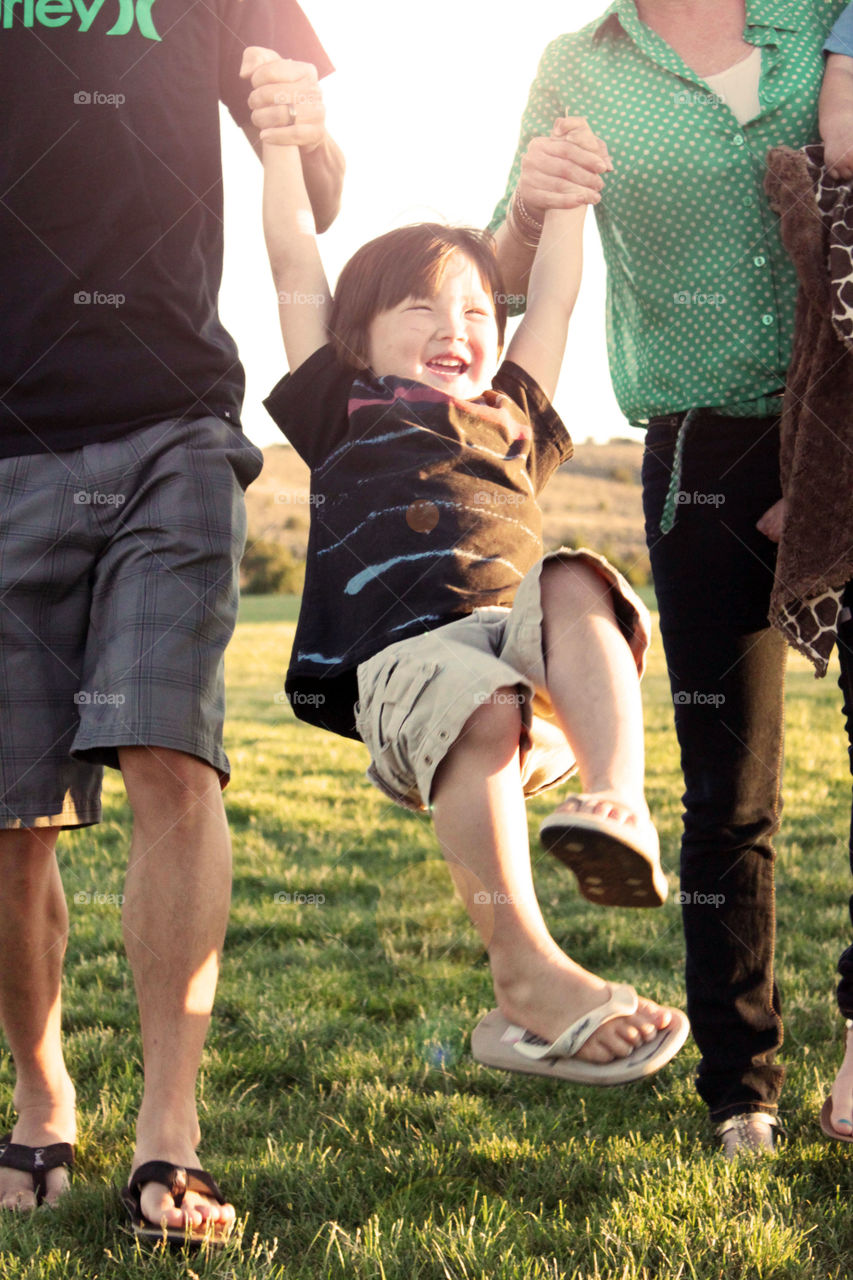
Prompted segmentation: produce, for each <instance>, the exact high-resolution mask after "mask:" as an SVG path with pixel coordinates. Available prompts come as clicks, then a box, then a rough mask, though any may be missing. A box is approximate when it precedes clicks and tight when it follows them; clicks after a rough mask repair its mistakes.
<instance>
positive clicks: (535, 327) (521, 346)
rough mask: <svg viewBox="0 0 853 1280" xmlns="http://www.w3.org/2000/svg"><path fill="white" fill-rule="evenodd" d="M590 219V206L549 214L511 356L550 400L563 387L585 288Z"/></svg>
mask: <svg viewBox="0 0 853 1280" xmlns="http://www.w3.org/2000/svg"><path fill="white" fill-rule="evenodd" d="M585 216H586V206H585V205H582V206H581V207H580V208H578V209H549V210H548V212H547V213H546V214H545V223H544V227H543V230H542V238H541V239H540V241H539V246H538V248H537V250H536V257H535V259H534V261H533V267H532V269H531V271H530V280H529V282H528V285H527V310H526V311H525V313H524V316H523V318H522V321H521V324H520V325H519V326H518V329H517V330H516V331H515V334H514V335H513V338H512V341H511V342H510V344H509V349H508V351H507V353H506V354H507V359H509V360H513V361H515V363H516V364H518V365H520V366H521V368H522V369H524V370H525V371H526V372H527V373H529V374H530V376H531V377H532V378H535V380H536V381H537V382H538V383H539V386H540V387H541V388H542V390H543V391H544V392H545V394H546V396H547V397H548V399H549V400H550V399H551V398H552V397H553V395H554V392H555V390H556V388H557V380H558V378H559V376H560V369H561V367H562V364H563V353H564V352H565V349H566V338H567V335H568V330H569V319H570V317H571V314H572V311H573V310H574V305H575V301H576V299H577V296H578V290H579V289H580V284H581V275H582V273H583V223H584V217H585Z"/></svg>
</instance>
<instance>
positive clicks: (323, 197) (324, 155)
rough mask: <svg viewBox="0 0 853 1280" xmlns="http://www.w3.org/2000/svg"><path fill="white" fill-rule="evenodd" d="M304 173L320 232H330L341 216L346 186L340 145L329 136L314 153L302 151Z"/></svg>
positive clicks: (326, 136)
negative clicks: (329, 229) (342, 197)
mask: <svg viewBox="0 0 853 1280" xmlns="http://www.w3.org/2000/svg"><path fill="white" fill-rule="evenodd" d="M300 155H301V157H302V174H303V177H304V178H305V187H306V190H307V192H308V199H309V200H310V201H311V208H312V209H313V211H314V221H315V222H316V224H317V230H318V231H326V230H327V229H328V228H329V227H330V226H331V225H332V223H333V222H334V220H335V218H336V217H337V216H338V210H339V209H340V207H341V192H342V191H343V186H344V170H345V168H346V162H345V161H344V155H343V152H342V151H341V149H340V147H339V146H338V144H337V143H336V142H335V141H334V139H333V138H331V137H329V135H328V133H325V134H324V135H323V141H322V142H320V143H319V144H318V145H317V146H316V147H314V148H313V149H312V150H310V151H304V150H301V151H300Z"/></svg>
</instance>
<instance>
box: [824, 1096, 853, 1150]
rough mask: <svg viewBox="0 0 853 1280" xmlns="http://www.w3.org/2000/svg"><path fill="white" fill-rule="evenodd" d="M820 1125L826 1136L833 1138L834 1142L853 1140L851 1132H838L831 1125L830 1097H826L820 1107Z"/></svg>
mask: <svg viewBox="0 0 853 1280" xmlns="http://www.w3.org/2000/svg"><path fill="white" fill-rule="evenodd" d="M820 1127H821V1129H823V1131H824V1133H825V1134H826V1136H827V1138H833V1139H834V1140H835V1141H836V1142H853V1133H839V1132H838V1130H837V1129H833V1127H832V1098H827V1100H826V1102H825V1103H824V1104H823V1106H822V1107H821V1109H820Z"/></svg>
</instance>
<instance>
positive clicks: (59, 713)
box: [0, 417, 263, 828]
mask: <svg viewBox="0 0 853 1280" xmlns="http://www.w3.org/2000/svg"><path fill="white" fill-rule="evenodd" d="M262 463H263V456H262V454H261V452H260V450H259V449H257V448H256V447H255V446H254V445H253V444H252V443H251V442H250V441H249V440H247V439H246V437H245V436H242V435H241V434H240V433H239V432H238V431H236V430H235V429H234V428H233V427H231V426H229V425H228V424H227V423H224V422H222V421H220V420H219V419H218V418H215V417H206V418H198V419H195V420H193V421H189V422H186V421H183V420H177V421H168V422H162V423H158V424H156V425H155V426H151V427H145V428H143V429H142V430H139V431H134V432H131V433H130V434H128V435H127V436H125V437H124V438H123V439H119V440H111V441H107V442H105V443H99V444H92V445H87V446H86V447H84V448H82V449H77V450H73V451H70V452H67V453H60V454H51V453H40V454H33V455H29V456H27V457H23V458H3V459H0V715H2V725H3V732H2V735H0V828H10V827H74V826H85V825H87V824H88V823H92V822H97V821H99V819H100V813H101V801H100V792H101V778H102V772H103V766H104V765H105V764H106V765H111V766H113V767H116V768H117V767H118V748H119V747H126V746H159V747H170V748H172V749H173V750H176V751H183V752H185V753H186V754H188V755H192V756H196V757H198V758H199V759H201V760H204V761H206V762H207V763H208V764H210V765H211V766H212V767H213V768H214V769H216V770H217V771H218V772H219V774H220V776H221V778H222V780H223V783H224V782H225V781H226V780H227V778H228V774H229V764H228V758H227V756H226V755H225V752H224V750H223V748H222V724H223V719H224V713H225V690H224V663H223V655H224V651H225V647H226V645H227V644H228V641H229V639H230V638H231V635H232V632H233V630H234V624H235V621H236V615H237V604H238V570H239V563H240V557H241V555H242V553H243V547H244V545H245V539H246V514H245V504H244V501H243V491H244V490H245V488H246V487H247V485H248V484H250V483H251V481H252V480H254V478H255V477H256V476H257V474H258V472H259V471H260V469H261V466H262Z"/></svg>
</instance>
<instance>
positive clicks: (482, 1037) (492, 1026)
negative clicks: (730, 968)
mask: <svg viewBox="0 0 853 1280" xmlns="http://www.w3.org/2000/svg"><path fill="white" fill-rule="evenodd" d="M610 991H611V995H610V999H609V1000H608V1001H606V1003H605V1004H602V1005H599V1007H598V1008H597V1009H593V1010H592V1011H591V1012H590V1013H587V1014H584V1016H583V1017H582V1018H578V1020H577V1021H576V1022H573V1023H572V1024H571V1026H569V1027H567V1028H566V1030H565V1031H564V1032H563V1034H562V1035H560V1036H558V1037H557V1039H556V1040H555V1041H554V1042H553V1043H552V1044H548V1043H547V1042H546V1041H545V1040H542V1039H540V1037H539V1036H535V1035H533V1033H532V1032H530V1031H526V1030H525V1029H524V1027H519V1026H515V1025H514V1024H513V1023H511V1022H509V1021H508V1020H507V1019H506V1018H505V1017H504V1015H503V1014H502V1013H501V1011H500V1010H499V1009H492V1011H491V1013H487V1014H486V1016H485V1018H483V1019H482V1020H481V1021H480V1022H479V1023H478V1025H477V1026H476V1027H475V1028H474V1030H473V1031H472V1033H471V1054H472V1056H473V1057H474V1058H475V1059H476V1061H477V1062H481V1063H482V1064H483V1065H484V1066H487V1067H498V1068H499V1069H501V1070H503V1071H521V1072H523V1073H525V1074H527V1075H536V1076H549V1077H551V1078H552V1079H554V1080H569V1081H572V1082H573V1083H575V1084H596V1085H617V1084H628V1083H629V1082H630V1081H631V1080H641V1079H642V1078H643V1077H644V1076H650V1075H653V1074H654V1073H655V1072H656V1071H659V1070H660V1069H661V1067H663V1066H666V1064H667V1062H669V1061H670V1060H671V1059H672V1058H674V1057H675V1055H676V1054H677V1053H678V1051H679V1049H681V1048H682V1046H683V1044H684V1042H685V1040H686V1039H687V1036H688V1034H689V1031H690V1023H689V1022H688V1021H687V1017H686V1016H685V1014H683V1013H681V1012H680V1010H678V1009H670V1013H671V1014H672V1021H671V1022H670V1024H669V1026H668V1027H665V1028H664V1029H663V1031H660V1032H659V1033H658V1034H657V1035H656V1036H655V1038H654V1039H653V1040H649V1041H647V1042H644V1043H643V1044H639V1045H637V1047H636V1048H635V1049H633V1050H632V1051H631V1053H630V1054H629V1055H628V1057H627V1058H616V1059H614V1061H612V1062H604V1063H600V1062H584V1061H583V1060H581V1059H578V1058H577V1057H575V1054H577V1052H578V1050H579V1049H581V1048H583V1046H584V1045H585V1044H586V1042H587V1040H589V1038H590V1036H591V1035H592V1034H593V1032H595V1031H597V1030H598V1028H599V1027H600V1026H601V1025H602V1024H603V1023H605V1022H609V1021H611V1019H613V1018H623V1017H626V1016H630V1015H631V1014H632V1013H636V1011H637V1005H638V1001H637V993H636V991H635V990H634V988H633V987H629V986H627V985H625V984H616V985H613V986H611V988H610Z"/></svg>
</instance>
